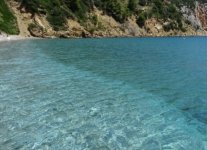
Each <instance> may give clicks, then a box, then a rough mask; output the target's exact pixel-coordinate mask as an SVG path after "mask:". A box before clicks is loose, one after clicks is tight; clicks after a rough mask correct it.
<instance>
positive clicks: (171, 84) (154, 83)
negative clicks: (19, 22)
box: [0, 37, 207, 150]
mask: <svg viewBox="0 0 207 150" xmlns="http://www.w3.org/2000/svg"><path fill="white" fill-rule="evenodd" d="M30 149H31V150H32V149H34V150H207V38H206V37H188V38H179V37H174V38H111V39H65V40H63V39H51V40H47V39H44V40H43V39H42V40H25V41H13V42H2V43H0V150H30Z"/></svg>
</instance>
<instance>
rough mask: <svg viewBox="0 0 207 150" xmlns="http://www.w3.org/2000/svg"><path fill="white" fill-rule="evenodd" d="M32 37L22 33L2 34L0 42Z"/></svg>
mask: <svg viewBox="0 0 207 150" xmlns="http://www.w3.org/2000/svg"><path fill="white" fill-rule="evenodd" d="M30 38H31V37H24V36H20V35H6V34H0V42H3V41H16V40H24V39H30Z"/></svg>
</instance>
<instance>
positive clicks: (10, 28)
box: [0, 0, 19, 34]
mask: <svg viewBox="0 0 207 150" xmlns="http://www.w3.org/2000/svg"><path fill="white" fill-rule="evenodd" d="M0 31H3V32H6V33H8V34H18V32H19V31H18V28H17V23H16V18H15V17H14V15H13V14H12V13H11V11H10V10H9V8H8V6H7V5H6V3H5V1H4V0H0Z"/></svg>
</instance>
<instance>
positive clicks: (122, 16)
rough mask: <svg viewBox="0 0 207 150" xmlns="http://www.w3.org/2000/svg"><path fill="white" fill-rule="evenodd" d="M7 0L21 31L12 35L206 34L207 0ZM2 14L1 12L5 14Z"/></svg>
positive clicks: (124, 35)
mask: <svg viewBox="0 0 207 150" xmlns="http://www.w3.org/2000/svg"><path fill="white" fill-rule="evenodd" d="M5 2H6V4H7V5H8V8H9V9H10V12H12V14H13V15H14V17H15V18H16V27H17V32H12V34H19V35H21V36H25V37H30V36H34V37H43V38H46V37H62V38H69V37H126V36H188V35H207V3H205V1H202V0H200V1H193V2H192V1H190V0H189V2H187V1H185V2H184V1H182V0H181V1H179V0H177V1H170V0H139V1H138V0H115V1H110V0H103V1H98V0H86V1H81V0H74V1H70V0H54V1H53V2H47V1H41V2H40V1H39V0H31V1H25V0H7V1H5ZM32 2H33V3H32ZM44 2H45V3H44ZM3 13H4V11H3V12H1V11H0V14H1V15H0V18H2V17H1V16H2V15H4V14H3ZM13 20H14V19H13ZM1 24H3V21H2V19H0V30H2V31H3V32H7V31H6V30H4V29H1ZM13 25H14V24H13ZM8 34H11V33H10V32H8Z"/></svg>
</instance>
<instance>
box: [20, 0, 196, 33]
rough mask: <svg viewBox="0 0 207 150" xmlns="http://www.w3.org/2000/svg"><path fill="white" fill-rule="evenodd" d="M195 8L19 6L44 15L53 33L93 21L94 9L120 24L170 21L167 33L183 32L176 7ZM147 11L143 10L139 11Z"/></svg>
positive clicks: (114, 1)
mask: <svg viewBox="0 0 207 150" xmlns="http://www.w3.org/2000/svg"><path fill="white" fill-rule="evenodd" d="M183 4H184V5H188V6H190V7H193V6H194V1H193V0H172V1H166V0H165V1H164V0H52V1H51V0H29V1H28V0H23V2H22V6H24V7H26V9H27V10H28V11H30V12H31V13H43V14H46V15H47V19H48V21H49V22H50V24H51V25H52V26H53V28H54V29H55V30H61V29H64V25H65V22H66V19H68V18H73V19H76V20H78V21H79V22H80V23H81V22H83V23H84V21H85V20H92V21H94V19H95V17H91V16H89V15H88V13H89V12H91V11H93V8H94V7H93V6H96V7H97V8H99V9H100V10H103V12H104V13H105V14H107V15H110V16H112V17H113V18H114V19H115V20H117V21H118V22H120V23H123V22H125V20H126V19H127V18H128V17H130V16H131V15H134V16H136V17H137V24H138V25H139V26H141V27H142V26H143V25H144V22H145V20H146V19H147V18H151V17H155V18H157V19H162V20H167V19H170V20H171V22H170V24H169V25H168V26H167V27H165V29H166V30H170V29H178V30H179V29H180V30H184V29H183V23H182V14H181V13H180V12H179V7H180V6H182V5H183ZM145 7H146V8H147V9H145V10H143V9H142V8H145Z"/></svg>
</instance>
